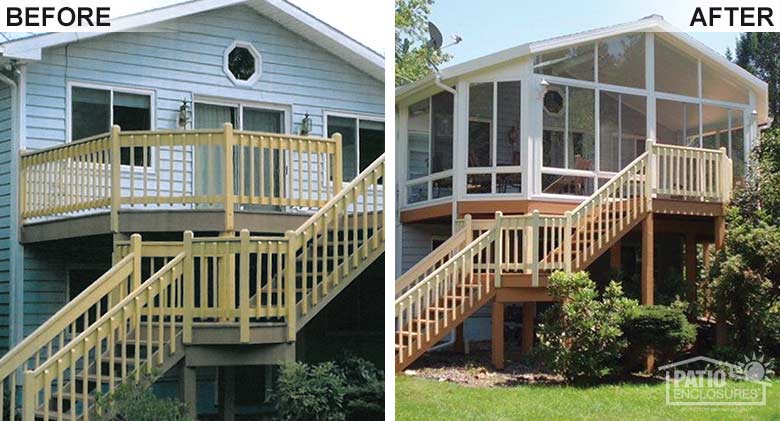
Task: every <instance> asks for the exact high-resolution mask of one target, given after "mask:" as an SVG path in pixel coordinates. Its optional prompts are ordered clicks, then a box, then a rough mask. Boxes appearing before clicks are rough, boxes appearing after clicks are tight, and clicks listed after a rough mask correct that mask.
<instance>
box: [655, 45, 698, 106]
mask: <svg viewBox="0 0 780 421" xmlns="http://www.w3.org/2000/svg"><path fill="white" fill-rule="evenodd" d="M697 63H698V62H697V61H696V59H694V58H693V57H691V56H689V55H688V54H686V53H684V52H682V51H680V50H678V49H677V48H676V47H674V46H672V45H671V44H669V43H668V42H666V41H665V40H664V39H663V38H662V37H661V36H659V35H658V34H655V90H656V91H661V92H668V93H672V94H680V95H686V96H693V97H698V96H699V82H698V80H699V76H698V75H699V70H698V64H697Z"/></svg>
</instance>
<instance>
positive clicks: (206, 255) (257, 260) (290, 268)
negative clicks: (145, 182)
mask: <svg viewBox="0 0 780 421" xmlns="http://www.w3.org/2000/svg"><path fill="white" fill-rule="evenodd" d="M383 178H384V155H382V156H381V157H380V158H379V159H377V160H376V161H375V162H374V163H372V164H371V165H370V166H369V167H368V168H366V169H365V170H364V171H363V172H361V174H360V175H358V177H357V178H356V179H355V180H353V181H352V182H350V183H349V184H348V185H346V186H344V187H343V188H342V189H340V190H339V192H338V193H337V194H335V195H334V196H333V197H332V198H331V199H330V200H329V201H328V202H327V203H326V204H325V205H323V206H322V207H321V208H320V209H319V210H318V211H317V212H316V213H315V214H314V215H312V216H311V217H310V218H309V219H308V220H307V221H306V222H305V223H304V224H303V225H301V226H300V227H299V228H298V229H297V230H295V231H288V232H287V233H286V235H285V236H284V237H253V236H250V234H249V232H248V231H247V230H242V231H241V232H240V235H239V236H238V237H235V236H223V237H211V238H209V237H203V238H194V236H193V234H192V232H190V231H188V232H186V233H185V234H184V239H183V241H181V242H143V241H141V237H140V236H139V235H137V234H135V235H133V237H132V238H131V240H130V241H126V242H118V243H117V246H116V249H115V260H116V263H115V264H114V266H113V267H112V268H111V269H110V270H109V271H108V272H106V273H105V274H104V275H103V276H101V277H100V278H99V279H98V280H97V281H95V282H94V283H93V284H92V285H90V286H89V287H88V288H87V289H86V290H85V291H84V292H82V293H81V294H80V295H79V296H78V297H76V298H75V299H74V300H73V301H71V302H70V303H68V304H67V305H66V306H65V307H63V308H62V309H61V310H60V311H58V312H57V313H56V314H55V315H54V316H52V317H51V318H50V319H49V320H48V321H47V322H45V323H44V324H43V325H41V326H40V327H39V328H38V329H37V330H36V331H35V332H33V333H32V334H30V335H29V336H28V337H27V338H26V339H25V340H24V341H22V342H21V343H20V344H18V345H17V346H16V347H14V348H13V349H12V350H11V351H9V352H8V353H7V354H6V355H5V356H4V357H3V358H2V359H0V395H3V394H4V392H6V391H7V392H8V395H9V399H8V400H7V401H2V400H0V421H2V420H4V419H16V418H17V416H21V417H22V419H24V420H25V421H32V420H76V419H79V420H88V419H89V418H90V416H92V417H94V416H95V415H99V414H97V413H96V412H97V411H98V410H99V408H97V407H96V405H95V402H96V397H97V395H98V394H99V393H108V392H111V391H113V390H114V389H115V388H116V386H118V385H120V384H122V383H125V382H138V381H140V379H141V376H142V375H145V376H152V378H153V379H154V378H158V377H159V376H161V375H163V374H165V372H166V371H168V370H169V369H170V368H172V367H173V366H175V365H176V364H177V363H178V362H180V361H181V360H182V358H184V357H185V355H186V353H187V349H188V347H189V346H190V345H191V344H192V343H193V329H197V328H199V327H205V326H210V327H218V328H222V327H224V328H226V329H238V331H239V335H238V336H239V340H238V343H235V344H236V345H241V344H250V343H252V340H253V335H252V331H253V330H255V331H256V330H257V329H261V330H262V329H264V328H268V329H271V328H273V329H274V332H278V326H279V325H280V323H282V324H283V325H286V331H287V336H286V338H285V339H282V340H285V341H286V342H293V341H295V340H296V336H297V332H298V331H300V330H301V329H302V328H303V327H304V326H305V325H306V323H307V322H309V321H310V320H312V319H313V318H314V317H315V316H316V315H317V314H318V313H319V312H320V311H321V310H322V309H323V308H324V307H325V306H326V305H327V304H328V303H329V302H330V301H331V300H333V298H334V297H335V296H337V295H338V294H339V293H340V292H341V291H342V290H344V289H345V288H346V287H347V286H348V285H350V283H351V282H352V281H354V280H355V279H356V278H357V277H358V275H360V274H361V273H362V272H363V271H364V270H365V269H366V268H367V267H368V266H369V265H370V264H371V263H372V262H373V261H374V260H376V258H377V257H379V256H380V255H381V254H382V253H383V252H384V213H383V198H382V195H383V188H384V186H382V180H383ZM144 279H145V280H144ZM142 280H144V281H143V282H142ZM230 344H233V343H230ZM230 344H223V345H230ZM214 365H219V361H215V362H214ZM20 380H21V381H20ZM19 397H21V398H22V399H19ZM9 403H10V405H9ZM3 405H9V406H10V407H9V408H2V406H3Z"/></svg>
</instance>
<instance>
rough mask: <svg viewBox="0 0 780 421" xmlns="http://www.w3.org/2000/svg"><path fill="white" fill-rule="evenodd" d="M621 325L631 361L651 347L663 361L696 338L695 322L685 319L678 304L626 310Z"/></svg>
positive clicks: (670, 358) (693, 341) (669, 359)
mask: <svg viewBox="0 0 780 421" xmlns="http://www.w3.org/2000/svg"><path fill="white" fill-rule="evenodd" d="M621 329H622V330H623V334H624V337H625V338H626V340H627V341H628V348H627V350H628V352H626V354H625V357H626V360H628V361H629V362H631V363H636V362H637V357H645V356H647V354H648V351H650V350H653V351H654V353H655V357H656V360H657V361H658V362H659V363H662V364H663V363H664V362H668V361H671V360H672V359H674V357H675V356H676V355H677V354H678V353H679V352H681V351H683V350H685V349H686V348H687V347H689V346H690V345H692V344H693V343H695V342H696V326H695V325H693V324H691V323H690V322H688V319H687V318H686V317H685V311H684V310H683V307H680V306H676V307H675V306H640V307H637V308H636V309H635V310H634V311H632V312H630V313H628V314H627V316H626V319H625V320H624V321H623V323H622V325H621ZM631 365H633V364H631Z"/></svg>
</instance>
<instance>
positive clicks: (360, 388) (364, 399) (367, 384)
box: [337, 356, 385, 421]
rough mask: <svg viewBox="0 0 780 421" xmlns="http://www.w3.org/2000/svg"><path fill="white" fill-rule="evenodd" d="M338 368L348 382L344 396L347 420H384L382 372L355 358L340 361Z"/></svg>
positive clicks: (365, 361) (383, 382) (367, 362)
mask: <svg viewBox="0 0 780 421" xmlns="http://www.w3.org/2000/svg"><path fill="white" fill-rule="evenodd" d="M337 366H338V368H339V370H340V371H341V374H342V376H343V377H344V379H345V380H346V382H347V385H346V392H345V394H344V402H346V405H345V408H344V410H345V415H346V419H347V420H348V421H351V420H382V419H384V417H385V415H384V408H385V381H384V375H383V372H382V370H379V369H378V368H376V366H374V364H372V363H371V362H369V361H367V360H364V359H362V358H358V357H354V356H348V357H345V358H343V359H341V360H339V361H338V362H337Z"/></svg>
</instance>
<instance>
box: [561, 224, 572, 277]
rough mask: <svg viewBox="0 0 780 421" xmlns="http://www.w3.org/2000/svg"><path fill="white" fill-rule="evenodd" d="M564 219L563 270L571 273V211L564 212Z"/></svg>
mask: <svg viewBox="0 0 780 421" xmlns="http://www.w3.org/2000/svg"><path fill="white" fill-rule="evenodd" d="M564 216H565V217H566V227H565V228H564V231H563V270H564V271H566V273H571V257H572V256H571V236H572V232H571V229H572V213H571V211H566V212H564Z"/></svg>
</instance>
